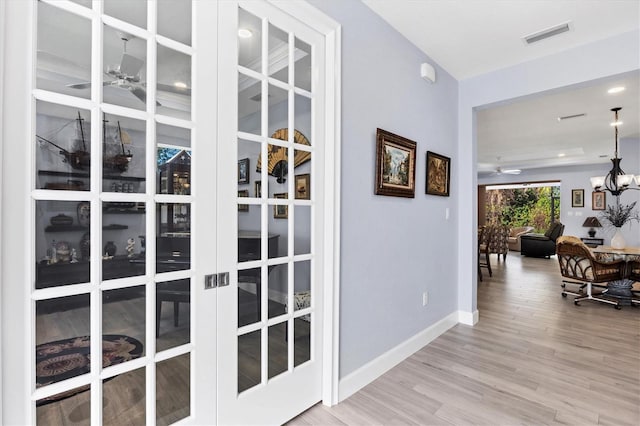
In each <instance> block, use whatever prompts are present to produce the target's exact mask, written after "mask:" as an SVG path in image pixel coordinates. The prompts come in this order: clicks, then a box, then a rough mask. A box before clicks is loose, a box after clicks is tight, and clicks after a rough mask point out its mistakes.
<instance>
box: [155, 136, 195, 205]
mask: <svg viewBox="0 0 640 426" xmlns="http://www.w3.org/2000/svg"><path fill="white" fill-rule="evenodd" d="M156 143H157V150H156V164H157V167H158V169H157V176H158V182H157V183H156V192H157V193H158V194H176V195H189V194H191V155H192V152H191V130H189V129H183V128H180V127H174V126H168V125H166V124H161V123H158V124H157V125H156Z"/></svg>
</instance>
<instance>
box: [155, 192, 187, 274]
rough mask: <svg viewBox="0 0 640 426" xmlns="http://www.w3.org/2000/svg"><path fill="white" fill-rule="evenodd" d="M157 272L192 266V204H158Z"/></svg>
mask: <svg viewBox="0 0 640 426" xmlns="http://www.w3.org/2000/svg"><path fill="white" fill-rule="evenodd" d="M156 221H157V230H158V237H157V241H156V272H169V271H178V270H181V269H189V268H191V205H189V204H179V203H158V204H156Z"/></svg>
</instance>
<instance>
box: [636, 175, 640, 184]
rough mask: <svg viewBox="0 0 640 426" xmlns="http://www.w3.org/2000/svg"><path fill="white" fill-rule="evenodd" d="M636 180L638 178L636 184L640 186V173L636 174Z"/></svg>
mask: <svg viewBox="0 0 640 426" xmlns="http://www.w3.org/2000/svg"><path fill="white" fill-rule="evenodd" d="M635 180H636V185H638V186H640V175H636V177H635Z"/></svg>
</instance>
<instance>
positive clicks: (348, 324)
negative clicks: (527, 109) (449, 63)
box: [310, 0, 459, 377]
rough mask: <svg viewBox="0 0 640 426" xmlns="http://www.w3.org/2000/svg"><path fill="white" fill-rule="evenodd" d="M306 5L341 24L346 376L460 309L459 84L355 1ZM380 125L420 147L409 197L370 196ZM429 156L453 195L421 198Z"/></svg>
mask: <svg viewBox="0 0 640 426" xmlns="http://www.w3.org/2000/svg"><path fill="white" fill-rule="evenodd" d="M310 3H312V4H313V5H315V6H316V7H318V8H319V9H321V10H322V11H324V12H325V13H327V14H328V15H329V16H331V17H332V18H334V19H335V20H336V21H338V22H339V23H340V24H341V25H342V199H341V203H342V211H341V223H342V235H341V238H340V243H341V250H342V258H341V277H340V280H341V293H340V298H341V300H340V303H341V304H340V377H345V376H346V375H348V374H349V373H351V372H353V371H355V370H357V369H358V368H360V367H362V366H363V365H364V364H366V363H367V362H369V361H371V360H373V359H375V358H376V357H378V356H380V355H382V354H383V353H385V352H386V351H388V350H390V349H392V348H394V347H395V346H397V345H399V344H400V343H402V342H404V341H405V340H407V339H408V338H410V337H411V336H414V335H415V334H417V333H419V332H420V331H422V330H424V329H425V328H427V327H429V326H430V325H432V324H434V323H435V322H437V321H438V320H440V319H442V318H443V317H445V316H446V315H448V314H450V313H452V312H455V311H456V310H457V294H456V280H457V278H456V276H457V260H456V253H457V240H458V238H457V235H456V222H457V216H458V206H457V202H456V198H457V196H458V194H457V190H456V189H455V188H456V187H457V170H458V167H459V163H458V159H457V156H456V138H457V135H456V127H457V120H456V116H457V97H458V84H457V82H456V80H454V79H453V78H452V77H451V76H450V75H448V74H447V73H446V72H445V71H444V70H442V69H441V68H440V67H438V66H437V64H435V63H434V62H433V61H432V60H430V59H429V58H427V57H426V56H425V55H424V53H422V52H421V51H419V50H418V49H417V48H416V47H415V46H414V45H412V44H410V43H409V42H408V41H407V40H406V39H405V38H404V37H403V36H401V35H400V34H399V33H398V32H396V31H395V30H393V29H392V28H391V27H390V26H389V25H388V24H387V23H386V22H385V21H383V20H382V19H381V18H380V17H379V16H378V15H376V14H374V13H373V12H372V11H371V10H370V9H369V8H368V7H366V6H365V5H364V4H362V3H361V2H360V1H357V0H347V1H345V0H313V1H310ZM423 62H429V63H431V64H433V65H434V66H436V73H437V83H435V84H429V83H427V82H426V81H425V80H423V79H421V78H420V72H419V71H420V64H421V63H423ZM378 127H379V128H382V129H384V130H387V131H390V132H393V133H396V134H398V135H401V136H404V137H406V138H409V139H411V140H413V141H415V142H417V164H416V167H417V168H416V181H417V188H416V194H415V195H416V196H415V199H404V198H397V197H386V196H378V195H374V178H375V160H376V140H375V137H376V128H378ZM427 150H430V151H434V152H436V153H439V154H442V155H445V156H448V157H451V158H452V174H451V177H452V182H451V189H452V191H451V194H452V196H451V197H437V196H432V195H425V155H426V151H427ZM447 208H448V209H450V218H449V220H447V219H446V218H445V209H447ZM424 291H428V292H429V304H428V306H427V307H423V306H422V293H423V292H424Z"/></svg>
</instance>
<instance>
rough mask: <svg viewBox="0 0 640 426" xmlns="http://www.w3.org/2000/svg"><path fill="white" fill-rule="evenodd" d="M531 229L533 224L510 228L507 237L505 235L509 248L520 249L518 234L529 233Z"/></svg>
mask: <svg viewBox="0 0 640 426" xmlns="http://www.w3.org/2000/svg"><path fill="white" fill-rule="evenodd" d="M533 229H534V228H533V226H517V227H515V228H511V230H510V231H509V237H507V244H508V245H509V250H512V251H520V244H521V243H520V236H522V235H524V234H528V233H530V232H531V231H533Z"/></svg>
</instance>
